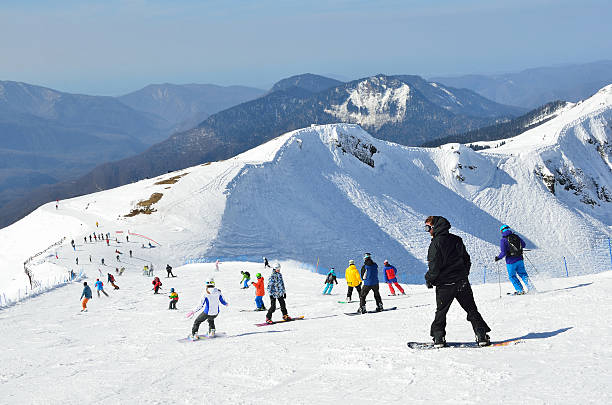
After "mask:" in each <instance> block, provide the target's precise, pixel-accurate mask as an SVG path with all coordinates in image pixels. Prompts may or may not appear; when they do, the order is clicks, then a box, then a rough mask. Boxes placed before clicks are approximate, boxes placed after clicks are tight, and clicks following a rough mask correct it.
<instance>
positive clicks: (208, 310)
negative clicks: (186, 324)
mask: <svg viewBox="0 0 612 405" xmlns="http://www.w3.org/2000/svg"><path fill="white" fill-rule="evenodd" d="M219 304H223V305H227V302H226V301H225V299H224V298H223V295H221V290H219V289H217V288H215V282H214V280H208V281H207V282H206V293H205V294H204V295H203V297H202V302H201V303H200V305H199V306H198V307H197V308H196V309H194V310H193V311H191V312H190V313H188V314H187V317H188V318H191V317H192V316H193V315H194V314H195V313H196V312H198V311H199V310H200V309H202V308H204V311H202V313H201V314H200V315H199V316H198V317H197V318H196V319H195V321H194V322H193V327H192V328H191V336H190V338H191V339H193V340H197V339H198V329H199V328H200V324H201V323H202V322H204V321H208V335H209V336H210V337H214V336H215V318H216V317H217V316H218V315H219Z"/></svg>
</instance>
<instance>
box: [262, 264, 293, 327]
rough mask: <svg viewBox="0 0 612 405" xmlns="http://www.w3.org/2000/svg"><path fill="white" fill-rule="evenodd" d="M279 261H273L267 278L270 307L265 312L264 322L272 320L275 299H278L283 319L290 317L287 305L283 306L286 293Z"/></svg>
mask: <svg viewBox="0 0 612 405" xmlns="http://www.w3.org/2000/svg"><path fill="white" fill-rule="evenodd" d="M280 270H281V265H280V263H275V264H274V267H273V268H272V274H270V277H269V278H268V295H269V296H270V309H268V313H267V314H266V323H273V322H272V314H273V313H274V311H276V300H278V302H279V304H280V308H281V312H282V314H283V319H284V320H285V321H290V320H291V317H290V316H289V314H288V313H287V307H286V306H285V298H287V293H286V292H285V283H284V281H283V275H282V274H281V272H280Z"/></svg>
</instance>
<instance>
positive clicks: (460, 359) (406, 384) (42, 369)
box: [0, 247, 612, 404]
mask: <svg viewBox="0 0 612 405" xmlns="http://www.w3.org/2000/svg"><path fill="white" fill-rule="evenodd" d="M79 248H80V249H81V248H82V249H85V248H84V247H79ZM147 254H148V249H141V250H139V251H138V254H137V256H138V257H134V258H133V259H131V260H129V259H126V262H129V264H128V270H126V273H124V275H123V276H121V277H117V284H118V285H119V286H120V288H121V289H120V290H112V287H110V286H108V285H107V286H106V290H107V291H108V293H109V295H110V297H108V298H107V297H104V296H102V297H101V298H98V297H97V296H96V294H95V292H94V298H93V300H91V301H90V303H89V305H88V306H89V312H86V313H81V312H80V311H79V310H80V306H79V301H78V298H79V296H80V294H81V289H82V288H81V286H80V285H79V284H72V285H69V286H67V287H64V288H61V289H57V290H55V291H53V292H52V293H48V294H44V295H41V296H38V297H36V298H33V299H31V300H29V301H26V302H24V303H22V304H19V305H16V306H13V307H11V308H8V309H5V310H3V311H1V312H0V331H1V333H2V351H1V352H0V360H1V362H2V369H1V370H0V387H1V394H0V397H1V398H2V401H1V402H3V403H20V404H25V403H28V404H30V403H32V404H38V403H45V404H56V403H57V404H59V403H61V404H89V403H107V404H120V403H136V404H151V403H152V404H167V403H218V404H261V403H271V404H278V403H283V404H313V403H320V404H337V403H353V404H361V403H377V404H383V403H384V404H386V403H406V402H407V401H408V402H410V403H501V402H503V403H508V404H524V403H531V404H533V403H542V404H544V403H546V404H555V403H558V404H562V403H563V404H565V403H601V404H603V403H609V402H610V401H611V400H612V394H611V392H610V384H609V372H608V370H609V369H610V366H611V365H612V348H611V346H610V345H609V341H610V338H611V337H612V336H611V333H610V328H609V326H608V320H609V319H608V314H607V312H606V311H605V308H609V307H610V305H612V299H611V298H610V297H611V296H610V293H609V292H610V289H612V272H607V273H602V274H598V275H589V276H579V277H570V278H560V279H549V280H541V281H538V280H537V279H536V284H537V287H538V288H539V289H540V294H537V295H533V296H532V295H526V296H519V297H514V296H507V295H506V294H505V293H506V292H507V291H511V286H510V284H509V283H507V282H504V283H502V286H501V288H502V294H503V296H502V298H501V299H500V298H499V289H498V285H497V284H487V285H479V286H474V293H475V296H476V301H477V303H478V305H479V309H480V311H481V312H482V314H483V316H484V318H485V320H486V321H487V322H488V323H489V325H490V327H491V328H492V332H491V333H490V335H491V338H492V339H493V340H494V341H504V340H507V339H517V338H520V339H522V343H519V344H516V345H513V346H506V347H488V348H467V349H456V348H447V349H440V350H432V351H415V350H411V349H408V348H407V346H406V342H408V341H423V342H427V341H429V340H430V338H429V325H430V323H431V321H432V320H433V315H434V312H435V298H434V293H433V292H432V290H427V289H426V288H425V287H424V286H421V285H415V286H406V293H407V295H406V296H399V297H388V296H387V288H386V286H382V285H381V292H382V294H383V302H384V305H385V306H386V307H391V306H397V307H398V309H397V310H395V311H388V312H384V313H378V314H367V315H361V316H347V315H345V314H344V313H345V312H352V311H355V310H356V309H357V306H358V304H356V303H351V304H340V303H338V302H337V301H339V300H342V299H344V297H345V294H346V285H345V283H344V282H343V281H342V280H341V281H340V285H338V286H335V287H334V290H333V291H332V295H330V296H323V295H321V291H322V290H323V280H324V277H323V276H322V275H318V274H314V273H310V272H307V271H304V270H303V269H300V268H298V267H297V266H296V265H295V264H293V263H285V262H283V263H282V274H283V277H284V280H285V285H286V288H287V307H288V310H289V314H290V315H291V316H298V315H304V316H305V317H306V319H305V320H302V321H295V322H291V323H285V324H277V325H273V326H265V327H257V326H255V325H254V324H255V323H261V322H263V321H264V317H265V313H263V312H240V310H250V309H253V308H254V306H255V303H254V288H253V287H251V288H249V289H247V290H242V289H240V285H239V281H240V271H241V270H248V271H249V272H250V273H251V274H252V275H254V274H255V273H256V272H262V273H263V275H264V277H265V278H266V282H267V279H268V276H269V274H270V271H269V269H266V270H264V268H263V265H262V264H260V263H244V262H224V263H221V264H220V265H219V269H220V270H219V271H218V272H215V271H214V267H215V265H214V264H192V265H186V266H184V267H180V268H175V269H174V274H176V275H177V277H176V278H170V279H168V278H165V271H158V272H157V273H156V274H157V275H159V276H161V277H162V282H163V286H162V288H163V290H162V294H159V295H154V294H153V292H152V291H151V277H145V276H143V275H142V271H141V270H140V264H141V263H145V262H146V261H147V256H146V255H147ZM374 259H376V257H375V258H374ZM379 262H380V261H379ZM126 264H127V263H126ZM86 267H87V268H88V271H91V274H95V273H97V269H96V268H97V267H98V266H95V265H94V266H86ZM90 267H91V269H90ZM89 269H90V270H89ZM211 275H213V276H214V278H215V280H216V283H217V286H218V287H219V288H220V289H221V290H222V293H223V295H224V297H225V298H226V299H227V301H228V302H229V306H228V307H222V308H221V313H220V315H219V316H218V317H217V319H216V327H217V331H218V332H224V333H225V334H226V335H225V336H224V337H219V338H216V339H214V340H206V341H198V342H186V343H181V342H178V341H177V340H178V339H181V338H185V337H186V336H187V335H188V333H189V332H190V329H191V324H192V322H191V321H190V320H187V319H186V318H185V315H186V313H187V312H189V310H191V309H193V308H195V307H196V305H197V303H198V299H199V297H200V296H201V294H202V293H203V283H204V281H205V280H206V279H207V278H209V277H210V276H211ZM94 280H95V278H93V279H90V281H91V282H90V284H93V281H94ZM171 287H173V288H175V289H176V290H177V292H178V294H179V301H178V305H177V306H178V311H170V310H168V309H167V308H168V302H169V300H168V298H167V294H168V292H169V290H170V288H171ZM370 299H371V297H370ZM264 301H265V304H266V306H268V305H269V301H268V298H267V297H265V299H264ZM373 308H374V303H373V302H369V303H368V309H373ZM280 316H281V315H280V310H277V311H276V313H275V314H274V315H273V319H275V320H278V319H280ZM206 331H207V325H206V323H204V324H202V326H201V328H200V332H202V333H205V332H206ZM447 340H448V341H449V342H450V341H452V342H473V340H474V335H473V332H472V330H471V326H470V324H469V323H468V322H466V320H465V312H463V310H461V309H460V307H459V305H458V304H457V303H455V304H453V306H452V307H451V310H450V312H449V315H448V328H447Z"/></svg>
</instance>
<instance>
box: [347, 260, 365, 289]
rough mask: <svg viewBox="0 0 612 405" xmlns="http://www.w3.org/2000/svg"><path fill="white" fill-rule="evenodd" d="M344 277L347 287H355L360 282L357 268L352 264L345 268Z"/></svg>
mask: <svg viewBox="0 0 612 405" xmlns="http://www.w3.org/2000/svg"><path fill="white" fill-rule="evenodd" d="M344 278H346V284H348V286H349V287H357V286H358V285H359V284H360V283H361V277H360V276H359V270H357V267H355V265H354V264H351V265H350V266H348V267H347V268H346V274H345V275H344Z"/></svg>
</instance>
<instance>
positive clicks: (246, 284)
mask: <svg viewBox="0 0 612 405" xmlns="http://www.w3.org/2000/svg"><path fill="white" fill-rule="evenodd" d="M240 274H242V280H240V284H242V289H245V288H249V281H251V273H249V272H248V271H241V272H240Z"/></svg>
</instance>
